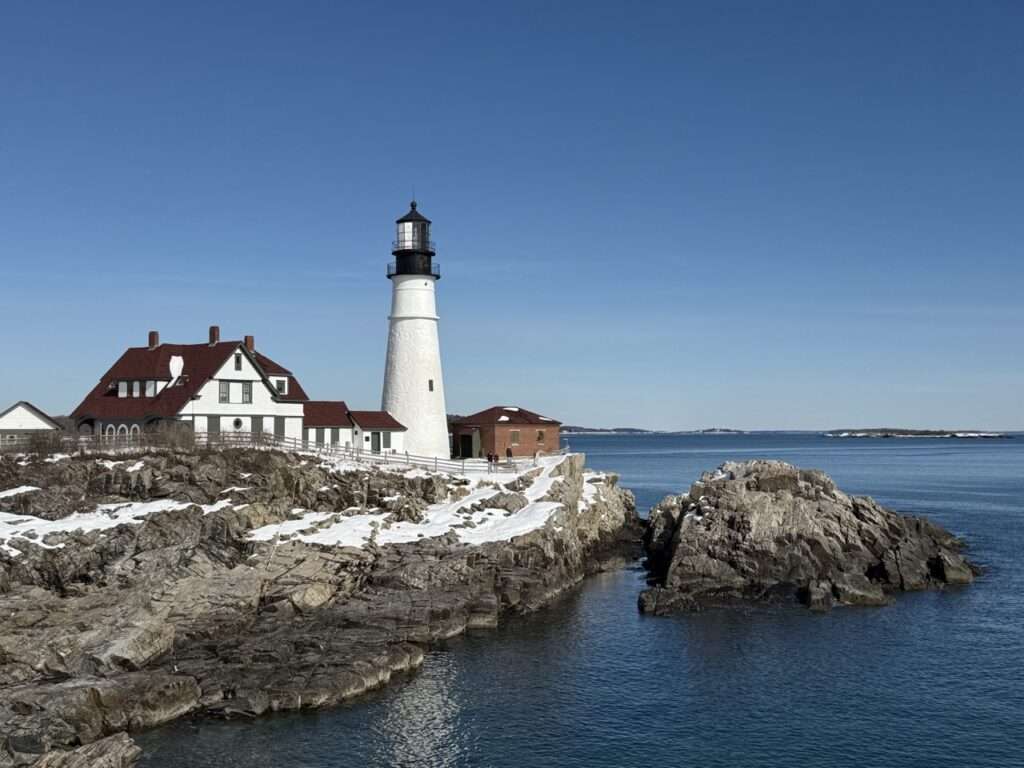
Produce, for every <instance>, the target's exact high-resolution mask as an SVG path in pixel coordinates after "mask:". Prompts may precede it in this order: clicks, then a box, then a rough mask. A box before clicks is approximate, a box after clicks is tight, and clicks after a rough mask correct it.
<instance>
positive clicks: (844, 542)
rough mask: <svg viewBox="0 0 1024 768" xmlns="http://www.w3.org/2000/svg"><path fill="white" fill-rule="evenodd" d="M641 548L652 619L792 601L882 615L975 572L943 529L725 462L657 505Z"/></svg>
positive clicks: (791, 471) (867, 501) (815, 474)
mask: <svg viewBox="0 0 1024 768" xmlns="http://www.w3.org/2000/svg"><path fill="white" fill-rule="evenodd" d="M644 548H645V552H646V554H647V567H648V569H649V571H650V579H649V582H650V584H651V587H650V588H649V589H647V590H645V591H644V592H643V593H642V594H641V596H640V600H639V607H640V610H642V611H644V612H647V613H654V614H665V613H670V612H673V611H678V610H699V609H701V608H705V607H711V606H720V605H729V604H735V603H737V602H743V601H786V600H794V599H795V600H797V601H799V602H801V603H803V604H804V605H806V606H808V607H809V608H812V609H815V610H828V609H830V608H831V607H833V606H835V605H884V604H886V603H887V602H888V601H889V600H890V599H891V598H890V596H891V595H892V594H894V593H897V592H902V591H909V590H920V589H930V588H940V587H943V586H945V585H953V584H969V583H971V582H972V581H973V580H974V577H975V575H976V574H977V572H978V571H977V569H976V568H975V567H974V566H972V565H971V564H970V563H969V562H968V561H967V560H966V559H965V558H964V557H963V555H962V554H961V549H962V543H961V542H960V541H959V540H958V539H956V538H955V537H954V536H953V535H952V534H950V533H949V532H948V531H946V530H944V529H943V528H941V527H940V526H938V525H936V524H934V523H931V522H929V521H928V520H925V519H923V518H918V517H910V516H905V515H900V514H897V513H895V512H892V511H890V510H888V509H885V508H884V507H882V506H880V505H879V504H877V503H876V502H875V501H874V500H873V499H871V498H868V497H864V496H852V497H851V496H848V495H846V494H845V493H843V492H842V491H840V490H839V489H838V488H836V485H835V483H834V482H833V481H832V479H831V478H829V477H828V476H827V475H826V474H825V473H823V472H820V471H817V470H807V469H799V468H797V467H794V466H791V465H789V464H785V463H783V462H779V461H750V462H742V463H735V462H729V463H726V464H723V465H722V466H721V467H720V468H719V469H718V470H716V471H715V472H706V473H704V475H702V476H701V479H700V480H699V481H698V482H696V483H694V484H693V486H692V487H691V489H690V491H689V493H687V494H683V495H680V496H669V497H667V498H665V499H663V500H662V501H661V502H660V503H659V504H658V505H657V506H656V507H655V508H654V509H653V510H652V511H651V515H650V520H649V523H648V527H647V530H646V532H645V534H644Z"/></svg>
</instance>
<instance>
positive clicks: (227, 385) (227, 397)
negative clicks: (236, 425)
mask: <svg viewBox="0 0 1024 768" xmlns="http://www.w3.org/2000/svg"><path fill="white" fill-rule="evenodd" d="M220 402H222V403H230V402H231V382H230V381H222V382H220Z"/></svg>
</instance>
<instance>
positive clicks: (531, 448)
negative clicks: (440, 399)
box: [449, 405, 562, 459]
mask: <svg viewBox="0 0 1024 768" xmlns="http://www.w3.org/2000/svg"><path fill="white" fill-rule="evenodd" d="M561 427H562V423H561V422H560V421H557V420H555V419H551V418H548V417H547V416H541V415H540V414H539V413H534V412H533V411H528V410H526V409H525V408H519V407H517V406H513V405H495V406H494V407H492V408H487V409H486V410H483V411H480V412H479V413H474V414H472V415H470V416H462V417H460V418H457V419H453V420H452V421H451V423H450V424H449V429H450V430H451V434H452V455H453V456H456V457H458V458H466V459H469V458H480V457H481V456H486V455H487V454H495V455H497V456H499V457H501V458H504V457H505V456H507V455H508V454H507V453H506V451H507V450H509V449H511V451H512V455H513V456H533V455H534V454H536V453H553V452H555V451H557V450H558V448H559V446H560V440H561Z"/></svg>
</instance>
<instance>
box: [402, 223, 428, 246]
mask: <svg viewBox="0 0 1024 768" xmlns="http://www.w3.org/2000/svg"><path fill="white" fill-rule="evenodd" d="M428 239H429V235H428V233H427V223H426V222H425V221H403V222H399V224H398V247H399V248H400V249H402V250H414V251H418V250H421V249H424V248H426V247H427V242H428Z"/></svg>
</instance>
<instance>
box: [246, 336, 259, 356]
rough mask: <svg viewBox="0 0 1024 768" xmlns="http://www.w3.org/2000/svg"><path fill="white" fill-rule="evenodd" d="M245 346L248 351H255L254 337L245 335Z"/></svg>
mask: <svg viewBox="0 0 1024 768" xmlns="http://www.w3.org/2000/svg"><path fill="white" fill-rule="evenodd" d="M245 348H246V349H248V350H249V351H250V352H255V351H256V339H255V338H254V337H252V336H246V337H245Z"/></svg>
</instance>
